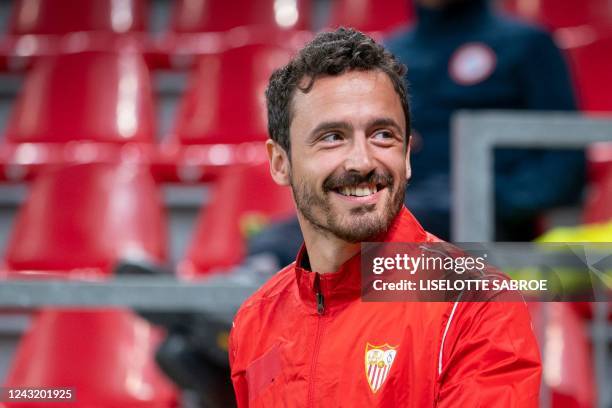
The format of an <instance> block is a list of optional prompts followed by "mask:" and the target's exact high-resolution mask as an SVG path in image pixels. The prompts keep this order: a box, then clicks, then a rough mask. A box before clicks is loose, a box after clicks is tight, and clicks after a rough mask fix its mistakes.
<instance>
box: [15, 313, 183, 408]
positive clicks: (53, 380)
mask: <svg viewBox="0 0 612 408" xmlns="http://www.w3.org/2000/svg"><path fill="white" fill-rule="evenodd" d="M160 334H161V333H160V332H159V331H158V330H156V329H155V328H153V327H151V325H150V324H148V323H147V322H145V321H144V320H142V319H141V318H139V317H137V316H135V315H134V314H133V313H132V312H128V311H123V310H117V309H106V310H95V309H94V310H57V309H53V310H43V311H41V312H40V313H39V314H38V315H37V316H36V317H35V318H34V320H33V322H32V325H31V327H30V329H29V330H28V331H27V332H26V334H25V335H24V336H23V337H22V339H21V342H20V343H19V346H18V347H17V350H16V353H15V356H14V359H13V362H12V364H11V367H10V370H9V373H8V377H7V379H6V382H5V384H4V386H7V387H43V388H65V387H70V388H72V389H73V390H72V391H73V392H74V393H75V395H74V397H75V399H74V400H73V401H66V402H65V403H64V404H59V405H62V406H70V405H72V404H74V405H75V406H81V407H125V408H167V407H174V406H178V405H177V404H178V390H177V389H176V387H175V386H174V385H173V384H172V383H171V382H170V381H169V380H168V379H167V378H166V377H165V376H164V375H163V374H162V373H161V371H160V370H159V369H158V368H157V366H156V364H155V359H154V355H155V350H156V347H157V345H158V344H159V343H160V340H161V336H160ZM77 401H78V402H77ZM51 405H55V404H54V403H51ZM8 406H9V405H7V408H8ZM10 406H11V407H12V406H13V405H10ZM15 406H18V407H28V408H31V407H40V406H41V402H32V403H29V404H28V403H17V404H15Z"/></svg>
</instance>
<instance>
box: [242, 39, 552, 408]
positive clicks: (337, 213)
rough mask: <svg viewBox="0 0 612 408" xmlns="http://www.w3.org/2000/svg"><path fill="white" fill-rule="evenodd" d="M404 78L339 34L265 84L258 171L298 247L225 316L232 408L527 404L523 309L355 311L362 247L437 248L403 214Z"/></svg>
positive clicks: (371, 306) (447, 306) (529, 385)
mask: <svg viewBox="0 0 612 408" xmlns="http://www.w3.org/2000/svg"><path fill="white" fill-rule="evenodd" d="M404 70H405V68H404V66H403V65H401V64H399V63H398V62H397V61H396V59H395V58H394V57H393V56H392V55H391V54H390V53H388V52H387V51H385V50H384V49H383V48H382V47H381V46H380V45H378V44H376V43H375V42H374V41H373V40H372V39H370V38H369V37H367V36H365V35H363V34H361V33H359V32H356V31H353V30H347V29H342V28H341V29H338V30H337V31H335V32H330V33H322V34H319V35H317V36H316V37H315V39H313V40H312V41H311V42H310V43H309V44H308V45H306V46H305V48H303V49H302V50H301V51H300V52H299V53H298V55H297V56H296V57H295V58H294V59H293V60H292V61H291V62H290V63H289V64H288V65H286V66H285V67H283V68H281V69H279V70H277V71H276V72H275V73H274V74H273V75H272V77H271V78H270V84H269V86H268V89H267V91H266V96H267V103H268V121H269V125H268V126H269V132H270V137H271V140H269V141H268V142H267V149H268V156H269V159H270V172H271V174H272V177H273V178H274V180H275V181H276V182H277V183H279V184H281V185H287V186H290V187H291V189H292V192H293V197H294V200H295V203H296V207H297V209H298V220H299V224H300V228H301V230H302V233H303V236H304V245H303V246H302V249H301V250H300V251H299V253H298V255H297V259H296V262H295V263H293V264H291V265H289V266H288V267H286V268H285V269H283V270H282V271H280V272H279V273H278V274H276V275H275V276H274V277H273V278H272V279H271V280H270V281H269V282H268V283H266V284H265V285H264V286H263V287H262V288H261V289H260V290H258V291H257V292H256V293H255V294H254V295H253V296H252V297H251V298H249V299H248V300H247V301H246V302H245V303H244V304H243V306H242V307H241V309H240V311H239V312H238V314H237V315H236V318H235V320H234V328H233V330H232V333H231V336H230V363H231V368H232V381H233V384H234V388H235V391H236V398H237V402H238V406H239V407H247V406H252V407H260V406H261V407H263V406H266V407H320V406H329V407H343V406H346V407H369V406H372V407H399V406H401V407H433V406H438V407H449V406H460V405H463V406H469V407H473V406H474V407H475V406H503V407H535V406H537V404H538V391H539V384H540V371H541V367H540V359H539V353H538V348H537V344H536V342H535V339H534V336H533V333H532V329H531V323H530V320H529V315H528V312H527V309H526V307H525V305H524V304H523V303H507V304H504V303H497V302H491V303H461V302H450V303H416V302H412V303H384V302H379V303H364V302H361V300H360V257H359V252H360V243H361V242H364V241H380V242H435V241H437V239H436V238H435V237H434V236H432V235H430V234H428V233H427V232H425V231H424V230H423V229H422V228H421V226H420V225H419V224H418V222H417V221H416V220H415V219H414V217H412V215H411V214H410V213H409V212H408V211H407V210H406V208H404V207H403V200H404V193H405V190H406V184H407V180H408V179H409V178H410V163H409V148H408V138H409V133H410V132H409V129H410V110H409V107H408V98H407V95H406V85H405V83H404V80H403V75H404ZM408 196H409V195H408Z"/></svg>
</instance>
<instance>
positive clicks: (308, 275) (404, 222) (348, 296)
mask: <svg viewBox="0 0 612 408" xmlns="http://www.w3.org/2000/svg"><path fill="white" fill-rule="evenodd" d="M427 237H428V234H427V232H425V230H423V227H421V225H420V224H419V222H418V221H417V220H416V219H415V218H414V216H413V215H412V214H411V213H410V212H409V211H408V210H407V209H406V207H402V209H401V210H400V212H399V214H398V215H397V217H396V218H395V219H394V220H393V222H392V224H391V226H390V227H389V230H388V231H387V232H386V233H384V234H383V235H381V236H380V237H378V238H376V239H374V241H376V242H424V241H426V240H427ZM307 257H308V254H307V252H306V246H305V245H302V247H301V248H300V251H299V252H298V256H297V259H296V262H295V273H296V282H297V286H298V291H299V296H300V298H301V300H302V301H303V302H304V303H305V304H306V306H307V308H308V309H309V310H310V311H313V313H317V299H316V293H317V292H318V293H320V294H322V295H323V299H324V300H323V301H324V304H325V310H326V312H327V311H333V310H335V309H337V308H338V307H341V306H342V305H345V304H347V303H348V301H350V300H352V299H355V298H358V297H359V296H360V294H361V270H360V269H361V257H360V253H357V254H356V255H355V256H353V257H352V258H351V259H349V260H348V261H346V262H345V263H344V264H342V266H341V267H340V268H339V269H338V271H336V272H334V273H325V274H319V273H316V272H313V271H310V270H308V269H305V268H304V263H305V261H306V260H307ZM306 263H307V262H306Z"/></svg>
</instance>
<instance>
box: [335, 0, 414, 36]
mask: <svg viewBox="0 0 612 408" xmlns="http://www.w3.org/2000/svg"><path fill="white" fill-rule="evenodd" d="M413 20H414V9H413V7H411V5H410V4H409V1H408V0H386V1H379V0H336V1H334V2H332V10H331V17H330V22H329V24H328V25H329V26H330V27H339V26H345V27H352V28H355V29H357V30H360V31H365V32H383V33H389V32H392V31H394V30H396V29H398V28H400V27H403V26H406V25H408V24H410V23H411V22H412V21H413Z"/></svg>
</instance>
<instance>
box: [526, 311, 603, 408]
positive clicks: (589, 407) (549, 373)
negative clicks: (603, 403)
mask: <svg viewBox="0 0 612 408" xmlns="http://www.w3.org/2000/svg"><path fill="white" fill-rule="evenodd" d="M528 306H529V310H530V312H531V318H532V321H533V326H534V329H535V332H536V337H537V338H538V342H539V344H540V350H541V351H542V354H543V355H542V357H543V376H542V379H543V383H544V385H545V388H544V390H543V392H546V393H548V397H549V398H548V400H549V401H550V407H552V408H593V407H595V392H594V389H595V387H594V384H595V379H594V378H593V361H592V359H591V354H590V348H589V342H588V339H587V337H586V335H585V328H586V326H585V323H584V322H583V321H582V320H581V319H580V317H579V316H578V315H577V314H576V311H575V310H574V309H573V308H572V305H571V304H567V303H552V302H551V303H529V304H528Z"/></svg>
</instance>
